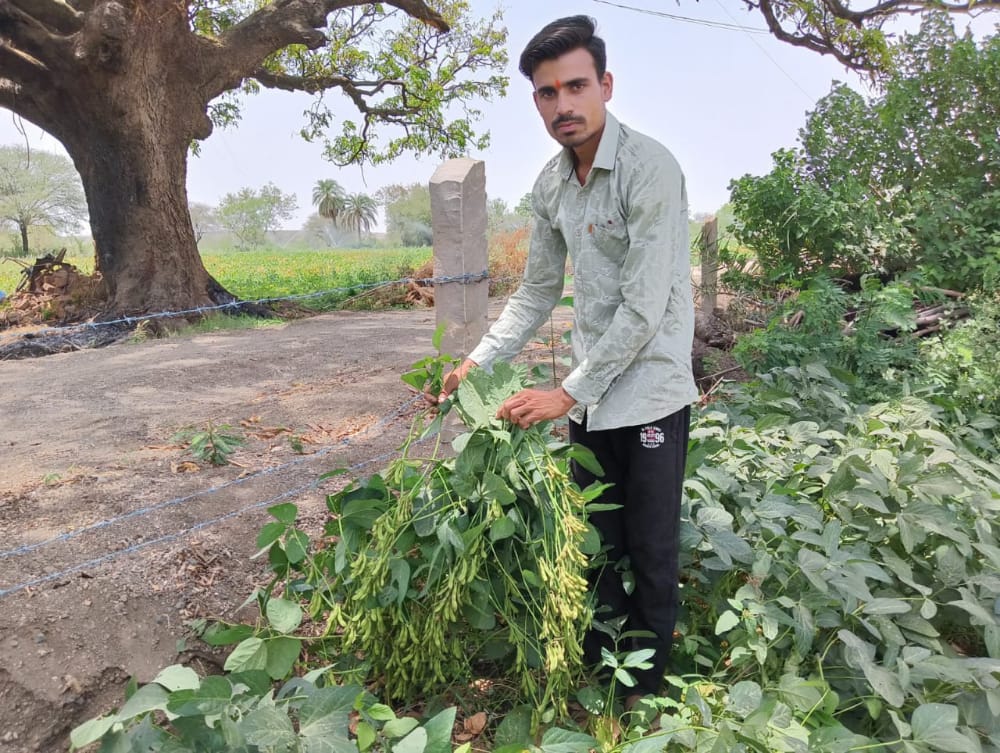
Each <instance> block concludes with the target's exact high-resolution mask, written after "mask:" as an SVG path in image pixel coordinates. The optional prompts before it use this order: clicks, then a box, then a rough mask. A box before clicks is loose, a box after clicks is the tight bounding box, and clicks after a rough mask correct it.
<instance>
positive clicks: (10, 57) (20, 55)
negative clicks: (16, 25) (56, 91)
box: [0, 40, 52, 89]
mask: <svg viewBox="0 0 1000 753" xmlns="http://www.w3.org/2000/svg"><path fill="white" fill-rule="evenodd" d="M0 70H3V72H4V75H5V76H6V78H8V79H9V80H10V81H11V82H12V83H16V84H18V85H20V86H25V87H28V88H29V89H34V88H36V87H37V88H39V89H40V88H42V87H46V86H51V84H52V76H51V72H50V71H49V69H48V68H46V67H45V66H44V65H42V63H41V61H39V60H37V59H35V58H33V57H31V55H28V54H27V53H25V52H22V51H21V50H19V49H17V48H16V47H11V46H10V45H9V44H5V43H4V42H3V41H2V40H0Z"/></svg>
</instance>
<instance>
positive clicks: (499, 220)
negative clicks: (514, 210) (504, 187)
mask: <svg viewBox="0 0 1000 753" xmlns="http://www.w3.org/2000/svg"><path fill="white" fill-rule="evenodd" d="M509 214H510V208H509V207H508V206H507V202H506V201H504V200H503V199H489V200H488V201H487V202H486V229H487V232H489V233H495V232H497V231H498V230H502V229H503V227H504V225H505V224H506V219H507V216H508V215H509Z"/></svg>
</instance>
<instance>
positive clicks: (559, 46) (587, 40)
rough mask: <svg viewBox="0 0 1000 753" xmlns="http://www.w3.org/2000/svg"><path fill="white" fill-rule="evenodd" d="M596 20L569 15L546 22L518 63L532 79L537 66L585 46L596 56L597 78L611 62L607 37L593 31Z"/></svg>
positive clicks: (523, 71)
mask: <svg viewBox="0 0 1000 753" xmlns="http://www.w3.org/2000/svg"><path fill="white" fill-rule="evenodd" d="M595 28H596V21H594V19H593V18H591V17H590V16H567V17H566V18H559V19H556V20H555V21H553V22H552V23H550V24H546V26H545V28H543V29H542V30H541V31H540V32H538V33H537V34H535V36H533V37H532V38H531V41H530V42H528V45H527V46H526V47H525V48H524V52H522V53H521V60H520V62H519V64H518V67H519V68H520V70H521V73H523V74H524V75H525V77H526V78H527V79H528V80H529V81H531V80H532V77H533V76H534V73H535V69H536V68H537V67H538V66H539V65H541V64H542V63H544V62H545V61H547V60H555V59H556V58H558V57H562V56H563V55H565V54H566V53H567V52H572V51H573V50H578V49H581V48H582V49H585V50H586V51H587V52H589V53H590V56H591V57H592V58H593V59H594V67H595V68H596V69H597V78H598V79H600V78H602V77H603V76H604V72H605V69H606V68H607V65H608V56H607V52H606V51H605V49H604V40H603V39H601V38H600V37H599V36H596V35H595V34H594V29H595Z"/></svg>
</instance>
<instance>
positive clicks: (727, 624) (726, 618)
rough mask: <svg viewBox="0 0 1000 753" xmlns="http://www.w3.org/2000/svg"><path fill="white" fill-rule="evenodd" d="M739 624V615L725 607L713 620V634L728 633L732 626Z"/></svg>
mask: <svg viewBox="0 0 1000 753" xmlns="http://www.w3.org/2000/svg"><path fill="white" fill-rule="evenodd" d="M739 624H740V616H739V615H738V614H736V613H735V612H733V611H732V610H729V609H727V610H726V611H725V612H723V613H722V614H720V615H719V619H718V620H716V621H715V634H716V635H722V634H723V633H728V632H729V631H730V630H732V629H733V628H734V627H736V626H737V625H739Z"/></svg>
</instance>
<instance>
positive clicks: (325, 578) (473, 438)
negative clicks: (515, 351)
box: [258, 365, 603, 709]
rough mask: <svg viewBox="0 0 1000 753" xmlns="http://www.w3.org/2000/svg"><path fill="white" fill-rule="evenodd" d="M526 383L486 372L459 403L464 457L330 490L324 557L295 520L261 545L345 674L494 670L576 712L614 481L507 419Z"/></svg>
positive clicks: (418, 675)
mask: <svg viewBox="0 0 1000 753" xmlns="http://www.w3.org/2000/svg"><path fill="white" fill-rule="evenodd" d="M524 386H525V382H524V375H523V372H522V371H520V370H519V369H516V368H514V367H510V366H507V365H498V366H497V367H496V368H495V370H494V372H493V374H492V375H490V374H487V373H486V372H485V371H482V370H476V371H474V372H473V373H471V374H470V375H469V376H468V378H467V379H466V380H465V381H464V382H463V383H462V384H461V386H460V387H459V390H458V392H457V399H455V400H454V410H455V412H456V413H457V414H458V416H459V417H460V418H461V420H462V422H463V423H464V425H465V428H466V431H465V433H463V434H461V435H459V436H458V437H457V438H456V439H455V440H454V441H453V442H452V446H453V448H454V450H455V451H456V455H455V456H454V457H442V456H441V455H440V454H439V453H438V452H437V449H436V450H435V452H433V453H432V455H431V457H428V458H421V457H418V456H417V455H416V453H415V446H414V445H413V444H412V443H411V444H409V445H408V447H407V449H406V451H405V452H404V453H403V456H402V458H401V459H399V460H397V461H396V462H394V463H393V464H392V465H390V466H389V468H388V469H386V471H385V472H384V473H382V474H376V475H373V476H372V477H370V478H368V479H367V480H365V481H363V482H360V483H355V484H353V485H351V486H349V487H348V488H346V489H344V490H343V491H341V492H339V493H337V494H334V495H332V496H330V497H329V498H328V501H327V504H328V506H329V509H330V511H331V512H332V513H333V514H334V518H333V519H332V520H331V521H330V522H329V523H328V524H327V527H326V541H325V542H324V544H325V545H324V546H323V547H322V548H319V549H317V550H316V551H314V552H313V553H312V554H311V555H309V556H306V554H305V551H304V549H303V547H302V546H301V541H300V540H299V539H298V538H297V537H292V538H289V536H288V535H287V526H285V525H284V524H282V523H281V522H280V521H279V522H278V523H276V524H271V526H270V527H269V529H266V530H265V531H264V532H263V533H262V537H261V539H260V540H259V542H258V543H259V544H260V545H261V546H262V547H270V557H271V563H272V566H273V567H274V568H275V570H276V571H277V573H278V575H279V577H281V578H283V579H286V592H290V593H296V594H299V595H300V596H303V597H304V598H307V599H308V600H309V611H310V613H311V615H312V617H313V618H314V619H317V620H322V619H325V620H326V633H325V643H326V644H327V650H328V651H330V652H331V653H333V654H335V655H336V656H337V657H338V661H339V663H340V668H341V669H344V670H348V671H350V670H356V671H358V672H359V673H361V674H362V675H363V676H367V677H370V678H375V679H376V680H377V681H378V683H379V684H380V685H381V686H382V687H383V688H384V690H385V693H386V695H387V696H388V697H391V698H396V699H414V698H417V697H426V696H427V694H428V693H431V692H433V691H434V690H435V689H443V688H445V687H449V686H454V685H455V684H456V682H457V681H458V682H460V681H461V680H462V679H464V680H466V681H471V680H473V679H474V678H475V677H477V676H480V674H481V673H484V672H485V673H487V674H489V675H491V676H500V677H505V676H515V677H517V678H519V682H520V686H521V692H522V693H523V694H524V697H525V698H529V699H532V700H533V701H534V703H535V706H536V708H538V709H541V708H547V707H553V706H554V707H555V708H557V709H565V705H566V701H567V700H568V698H569V694H570V692H571V691H572V689H573V687H574V681H575V680H576V679H578V676H579V674H580V670H581V668H582V639H583V634H584V632H585V630H586V629H587V627H588V626H589V624H590V616H591V609H590V605H589V598H588V594H587V582H586V579H585V577H584V576H585V570H586V568H587V567H588V556H589V555H595V554H597V553H598V552H599V550H600V541H599V537H598V535H597V532H596V531H595V530H594V529H593V528H592V527H590V526H589V525H588V524H587V523H586V509H587V505H588V503H591V502H592V501H593V500H594V499H595V497H596V496H597V495H599V494H600V492H601V490H602V489H603V487H602V486H600V485H594V486H592V487H589V488H587V489H586V490H582V491H581V490H580V489H579V488H578V487H577V486H575V485H574V483H573V482H572V480H571V478H570V475H569V461H570V459H574V460H576V461H577V462H580V463H582V464H584V465H586V466H588V467H595V461H594V460H593V457H592V456H591V455H590V454H589V453H587V451H585V450H584V449H583V448H581V447H578V446H573V445H566V444H561V443H554V442H553V441H552V440H551V437H550V436H548V435H547V434H546V430H545V427H544V426H535V427H532V428H531V429H527V430H522V429H520V428H517V427H511V426H510V425H509V424H506V423H503V422H501V421H500V420H498V419H496V418H495V414H496V411H497V408H498V407H499V405H500V403H502V402H503V401H504V400H505V399H506V398H508V397H510V396H511V395H513V394H514V393H515V392H517V391H519V390H521V389H522V388H523V387H524ZM442 417H443V416H441V417H439V418H438V419H437V420H436V422H435V425H434V426H432V427H430V429H429V430H428V431H432V430H433V429H435V428H437V427H439V426H440V423H441V418H442ZM597 470H599V469H597ZM282 537H284V538H283V539H282ZM355 657H359V659H358V661H359V662H360V664H358V665H357V666H354V667H350V666H349V665H350V664H351V663H352V662H354V661H355Z"/></svg>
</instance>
